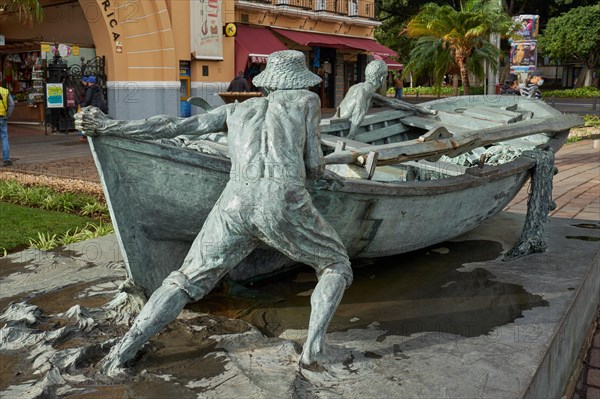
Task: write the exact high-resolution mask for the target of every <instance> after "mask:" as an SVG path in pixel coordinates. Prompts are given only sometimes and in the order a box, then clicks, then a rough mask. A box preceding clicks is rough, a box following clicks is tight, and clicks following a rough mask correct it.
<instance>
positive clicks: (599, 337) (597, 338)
mask: <svg viewBox="0 0 600 399" xmlns="http://www.w3.org/2000/svg"><path fill="white" fill-rule="evenodd" d="M592 346H593V347H594V348H598V349H600V328H599V329H597V330H596V335H594V341H592Z"/></svg>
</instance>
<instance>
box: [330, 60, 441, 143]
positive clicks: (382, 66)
mask: <svg viewBox="0 0 600 399" xmlns="http://www.w3.org/2000/svg"><path fill="white" fill-rule="evenodd" d="M387 75H388V67H387V64H386V63H385V62H384V61H381V60H375V61H371V62H369V63H368V64H367V67H366V68H365V81H364V82H360V83H356V84H354V85H352V86H351V87H350V89H348V93H346V95H345V96H344V98H343V100H342V102H341V103H340V105H339V107H338V109H337V112H336V115H335V117H337V118H348V120H349V121H350V132H349V133H348V136H347V138H348V139H350V140H354V139H355V137H356V134H357V132H358V129H359V128H360V124H361V122H362V121H363V119H364V117H365V115H367V112H368V111H369V109H370V108H371V106H372V104H373V103H377V104H380V105H384V106H386V107H389V108H392V109H399V110H404V111H412V112H415V111H416V112H418V113H421V114H435V112H434V111H431V110H428V109H425V108H423V107H419V106H415V105H412V104H409V103H407V102H405V101H402V100H398V99H396V98H387V97H385V96H382V95H381V94H379V93H377V90H379V89H380V88H381V86H382V85H383V82H384V81H385V79H386V78H387Z"/></svg>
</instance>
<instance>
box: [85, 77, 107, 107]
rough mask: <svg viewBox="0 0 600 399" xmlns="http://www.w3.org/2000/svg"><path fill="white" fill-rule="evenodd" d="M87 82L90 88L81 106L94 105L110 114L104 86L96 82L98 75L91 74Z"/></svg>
mask: <svg viewBox="0 0 600 399" xmlns="http://www.w3.org/2000/svg"><path fill="white" fill-rule="evenodd" d="M87 83H88V88H87V90H86V92H85V101H84V102H83V104H82V105H81V108H85V107H87V106H89V105H93V106H94V107H97V108H99V109H100V111H102V112H103V113H105V114H108V106H107V104H106V100H105V99H104V94H102V88H100V86H98V85H97V84H96V77H95V76H93V75H92V76H89V77H88V80H87Z"/></svg>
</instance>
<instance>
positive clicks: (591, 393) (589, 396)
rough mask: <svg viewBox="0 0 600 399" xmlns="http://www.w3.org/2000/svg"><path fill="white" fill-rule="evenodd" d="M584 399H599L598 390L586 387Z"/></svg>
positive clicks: (599, 390)
mask: <svg viewBox="0 0 600 399" xmlns="http://www.w3.org/2000/svg"><path fill="white" fill-rule="evenodd" d="M585 398H586V399H600V389H598V388H594V387H588V389H587V391H586V393H585Z"/></svg>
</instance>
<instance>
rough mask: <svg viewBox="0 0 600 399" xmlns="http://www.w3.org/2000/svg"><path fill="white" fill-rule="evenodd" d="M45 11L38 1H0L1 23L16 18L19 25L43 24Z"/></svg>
mask: <svg viewBox="0 0 600 399" xmlns="http://www.w3.org/2000/svg"><path fill="white" fill-rule="evenodd" d="M43 17H44V10H43V9H42V6H41V5H40V3H39V1H38V0H0V21H5V20H7V19H13V18H16V19H17V21H19V23H22V24H30V25H31V24H32V23H33V22H41V21H42V19H43Z"/></svg>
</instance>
